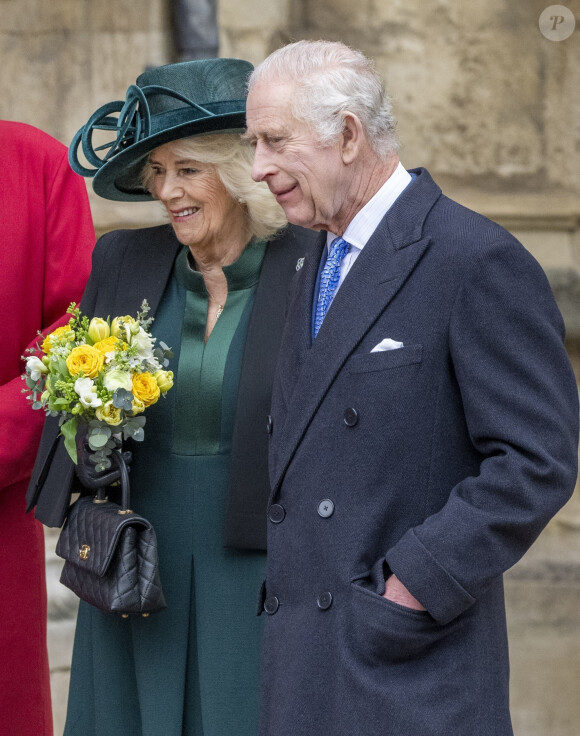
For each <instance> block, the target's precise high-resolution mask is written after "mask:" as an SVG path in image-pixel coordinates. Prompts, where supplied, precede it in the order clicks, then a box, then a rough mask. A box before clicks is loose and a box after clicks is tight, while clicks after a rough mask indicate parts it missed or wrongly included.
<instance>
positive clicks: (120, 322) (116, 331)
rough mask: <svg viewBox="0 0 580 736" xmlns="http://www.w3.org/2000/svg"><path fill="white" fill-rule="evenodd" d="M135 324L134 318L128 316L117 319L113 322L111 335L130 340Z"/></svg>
mask: <svg viewBox="0 0 580 736" xmlns="http://www.w3.org/2000/svg"><path fill="white" fill-rule="evenodd" d="M134 324H135V320H134V319H133V317H131V316H129V315H128V314H126V315H125V316H124V317H115V319H114V320H113V321H112V322H111V335H113V336H114V337H124V338H126V339H127V340H128V339H129V333H130V332H131V327H132V326H133V325H134Z"/></svg>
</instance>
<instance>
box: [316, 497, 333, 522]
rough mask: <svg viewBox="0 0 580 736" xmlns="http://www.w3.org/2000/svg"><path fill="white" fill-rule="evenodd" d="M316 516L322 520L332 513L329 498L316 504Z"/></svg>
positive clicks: (331, 504)
mask: <svg viewBox="0 0 580 736" xmlns="http://www.w3.org/2000/svg"><path fill="white" fill-rule="evenodd" d="M317 510H318V516H322V518H323V519H328V517H329V516H332V514H333V513H334V503H333V502H332V501H331V500H330V498H325V499H324V500H323V501H321V502H320V503H319V504H318V509H317Z"/></svg>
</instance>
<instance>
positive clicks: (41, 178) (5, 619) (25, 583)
mask: <svg viewBox="0 0 580 736" xmlns="http://www.w3.org/2000/svg"><path fill="white" fill-rule="evenodd" d="M0 170H1V171H2V174H1V176H0V321H1V324H2V350H1V351H0V355H1V357H0V581H1V585H2V595H1V596H0V724H2V726H1V728H0V730H1V731H2V734H6V736H47V735H48V736H50V735H51V734H52V715H51V703H50V679H49V667H48V655H47V648H46V585H45V577H44V575H45V572H44V570H45V568H44V537H43V527H42V525H41V524H40V523H39V522H38V521H36V520H35V519H34V517H33V516H32V515H31V514H26V513H25V498H24V497H25V492H26V488H27V485H28V479H29V476H30V472H31V470H32V465H33V463H34V458H35V455H36V450H37V446H38V441H39V439H40V433H41V430H42V425H43V420H44V413H43V412H41V411H32V408H31V406H30V403H29V402H28V401H26V398H25V396H24V395H23V394H22V388H23V387H24V384H23V383H22V380H21V378H20V376H21V374H22V373H23V368H24V364H23V362H22V360H21V356H22V355H24V351H25V349H26V347H27V346H28V345H33V344H34V343H35V342H36V339H37V333H38V331H39V330H40V331H43V332H44V333H45V334H47V333H48V332H50V331H51V330H52V329H54V328H55V327H57V326H59V325H60V324H64V323H65V322H66V320H67V317H68V315H66V316H65V312H66V309H67V307H68V306H69V304H70V302H71V301H77V302H78V301H80V297H81V295H82V292H83V289H84V286H85V282H86V280H87V278H88V274H89V270H90V259H91V252H92V248H93V245H94V242H95V232H94V228H93V223H92V219H91V212H90V208H89V201H88V196H87V191H86V186H85V183H84V181H83V179H82V177H80V176H78V175H77V174H75V173H74V172H73V171H72V169H71V168H70V167H69V163H68V158H67V148H66V147H65V146H64V145H63V144H62V143H59V141H57V140H55V139H54V138H52V137H51V136H49V135H48V134H46V133H44V132H42V131H41V130H38V129H37V128H35V127H32V126H30V125H26V124H24V123H17V122H8V121H3V120H0Z"/></svg>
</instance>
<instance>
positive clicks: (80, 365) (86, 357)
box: [66, 345, 104, 378]
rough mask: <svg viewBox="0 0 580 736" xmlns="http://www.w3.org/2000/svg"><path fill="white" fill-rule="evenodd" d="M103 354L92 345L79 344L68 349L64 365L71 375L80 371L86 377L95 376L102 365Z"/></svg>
mask: <svg viewBox="0 0 580 736" xmlns="http://www.w3.org/2000/svg"><path fill="white" fill-rule="evenodd" d="M103 361H104V355H103V353H101V352H100V351H99V350H95V348H94V347H92V345H79V346H78V347H76V348H73V349H72V350H71V351H70V354H69V356H68V358H67V359H66V367H67V368H68V371H69V373H70V374H71V376H76V375H78V374H79V373H82V374H83V375H84V376H85V377H86V378H96V377H97V376H98V375H99V372H100V370H101V368H102V367H103Z"/></svg>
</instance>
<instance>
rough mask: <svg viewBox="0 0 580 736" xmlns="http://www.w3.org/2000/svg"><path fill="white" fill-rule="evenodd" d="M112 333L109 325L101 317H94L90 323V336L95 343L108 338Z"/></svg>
mask: <svg viewBox="0 0 580 736" xmlns="http://www.w3.org/2000/svg"><path fill="white" fill-rule="evenodd" d="M110 334H111V330H110V328H109V325H108V324H107V323H106V322H105V320H104V319H101V318H100V317H93V318H92V320H91V321H90V323H89V337H90V338H91V340H92V341H93V343H96V342H99V340H106V339H107V337H109V335H110Z"/></svg>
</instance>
